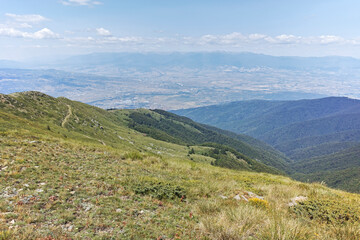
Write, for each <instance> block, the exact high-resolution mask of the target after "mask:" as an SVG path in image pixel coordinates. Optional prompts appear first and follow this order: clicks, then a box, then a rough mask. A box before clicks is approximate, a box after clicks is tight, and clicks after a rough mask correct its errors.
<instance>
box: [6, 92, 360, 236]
mask: <svg viewBox="0 0 360 240" xmlns="http://www.w3.org/2000/svg"><path fill="white" fill-rule="evenodd" d="M140 119H142V120H140ZM159 123H163V124H161V125H160V126H159ZM130 127H131V128H130ZM182 127H183V128H182ZM135 129H139V130H141V131H142V132H139V131H137V130H135ZM179 130H181V131H184V132H186V134H181V131H179ZM145 132H147V133H145ZM194 132H197V135H199V136H197V135H196V134H192V135H190V136H188V135H187V134H188V133H194ZM220 133H227V132H224V131H222V130H216V129H214V128H213V127H208V126H205V125H202V124H197V123H195V122H193V121H191V120H189V119H187V118H183V117H179V116H176V115H174V114H170V113H167V112H164V111H160V110H146V109H138V110H109V111H106V110H103V109H100V108H96V107H93V106H89V105H86V104H83V103H80V102H75V101H71V100H68V99H66V98H62V97H59V98H54V97H51V96H48V95H45V94H42V93H39V92H23V93H15V94H10V95H4V94H0V149H1V152H0V216H1V218H0V239H6V240H8V239H96V238H102V239H114V238H121V239H179V238H180V239H201V238H204V237H205V238H207V239H221V238H222V239H239V237H240V238H255V239H309V237H312V236H315V238H320V239H336V238H337V239H358V238H359V226H358V222H359V220H360V215H359V212H360V211H359V205H358V204H357V203H358V202H359V201H360V196H359V195H357V194H351V193H346V192H342V191H339V190H334V189H329V188H327V187H325V186H323V185H321V184H309V183H301V182H297V181H294V180H291V179H290V178H288V177H285V176H283V175H272V174H269V173H263V172H262V173H260V172H255V171H254V170H253V169H251V167H254V166H256V165H257V164H256V161H254V160H252V159H251V158H248V157H246V156H245V155H243V154H241V153H239V152H238V151H236V150H234V149H233V148H231V147H229V146H225V145H220V144H218V143H202V142H203V141H205V140H206V139H205V138H207V137H211V136H213V137H214V136H216V138H221V139H222V140H226V139H227V138H226V137H230V136H228V135H232V136H238V138H239V139H248V140H249V141H250V142H255V143H256V145H257V148H260V147H261V146H266V145H264V144H263V143H261V142H259V141H257V140H254V139H252V138H250V137H247V136H243V135H234V134H230V133H227V134H226V135H224V134H220ZM156 138H157V139H161V138H167V140H166V141H164V140H165V139H163V140H162V141H161V140H157V139H156ZM216 138H213V139H216ZM234 141H235V139H234ZM237 141H238V142H237V143H236V145H234V147H235V146H237V144H238V146H243V147H251V144H248V145H246V144H245V143H242V142H241V141H240V140H237ZM175 142H178V143H177V144H176V143H175ZM189 143H191V146H186V145H187V144H189ZM198 143H202V144H198ZM193 144H196V145H193ZM266 149H271V148H270V147H268V146H267V148H266ZM264 151H265V150H264ZM216 161H220V162H221V163H223V164H224V166H225V168H224V167H218V166H213V165H214V164H211V163H213V162H216ZM249 163H251V164H253V165H252V166H251V165H250V164H249ZM233 166H235V167H236V169H238V167H240V166H241V167H247V169H245V168H243V169H240V171H239V170H234V169H229V167H233ZM257 166H264V165H262V164H260V163H259V164H258V165H257ZM265 170H266V169H265ZM314 209H317V210H315V211H314ZM273 212H276V215H274V214H273ZM314 226H316V228H315V227H314Z"/></svg>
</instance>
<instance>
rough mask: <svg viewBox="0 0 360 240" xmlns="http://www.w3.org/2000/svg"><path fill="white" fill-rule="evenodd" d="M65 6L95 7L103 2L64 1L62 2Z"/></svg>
mask: <svg viewBox="0 0 360 240" xmlns="http://www.w3.org/2000/svg"><path fill="white" fill-rule="evenodd" d="M61 3H62V4H64V5H77V6H94V5H100V4H102V2H99V1H94V0H63V1H61Z"/></svg>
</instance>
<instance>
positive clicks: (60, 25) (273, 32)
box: [0, 0, 360, 60]
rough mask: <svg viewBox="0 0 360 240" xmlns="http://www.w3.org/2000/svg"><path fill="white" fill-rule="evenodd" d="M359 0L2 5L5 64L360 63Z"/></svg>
mask: <svg viewBox="0 0 360 240" xmlns="http://www.w3.org/2000/svg"><path fill="white" fill-rule="evenodd" d="M359 13H360V1H357V0H341V1H339V0H311V1H310V0H291V1H289V0H286V1H285V0H11V1H10V0H0V59H8V60H31V59H47V58H48V59H50V58H56V57H61V56H70V55H77V54H87V53H93V52H171V51H192V52H193V51H229V52H255V53H263V54H270V55H276V56H329V55H338V56H352V57H356V58H360V27H359V26H360V14H359Z"/></svg>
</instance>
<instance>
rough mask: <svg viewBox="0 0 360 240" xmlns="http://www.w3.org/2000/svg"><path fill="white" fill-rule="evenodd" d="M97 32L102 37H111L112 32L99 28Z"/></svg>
mask: <svg viewBox="0 0 360 240" xmlns="http://www.w3.org/2000/svg"><path fill="white" fill-rule="evenodd" d="M96 32H97V34H98V35H100V36H111V32H110V31H109V30H107V29H105V28H97V29H96Z"/></svg>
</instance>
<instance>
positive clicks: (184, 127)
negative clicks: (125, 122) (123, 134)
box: [115, 110, 289, 172]
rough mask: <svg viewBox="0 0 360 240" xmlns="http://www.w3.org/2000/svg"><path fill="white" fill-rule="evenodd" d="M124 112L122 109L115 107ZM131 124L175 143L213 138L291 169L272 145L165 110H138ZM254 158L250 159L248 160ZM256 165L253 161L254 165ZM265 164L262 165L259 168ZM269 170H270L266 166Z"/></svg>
mask: <svg viewBox="0 0 360 240" xmlns="http://www.w3.org/2000/svg"><path fill="white" fill-rule="evenodd" d="M115 113H116V114H122V111H116V112H115ZM129 118H130V119H131V120H130V123H129V127H130V128H133V129H135V130H137V131H140V132H143V133H146V134H148V135H149V136H151V137H153V138H156V139H159V140H163V141H167V142H173V143H176V144H182V145H196V144H204V143H207V142H214V143H218V144H222V145H226V146H228V147H231V148H234V149H235V150H236V151H238V152H240V153H242V154H243V155H245V156H248V157H250V158H253V159H255V160H257V161H258V162H262V163H264V164H266V165H268V166H272V167H274V168H277V169H279V170H281V171H284V172H289V167H288V161H289V160H288V159H286V157H284V156H283V155H282V154H281V153H280V152H278V151H276V150H274V149H273V148H271V147H270V146H268V145H266V144H265V143H262V142H261V141H258V140H256V139H254V138H251V137H249V136H246V135H240V134H231V133H229V132H226V131H223V130H221V129H217V128H214V127H210V126H207V125H203V124H199V123H196V122H194V121H192V120H190V119H188V118H185V117H180V116H177V115H175V114H172V113H169V112H166V111H163V110H152V111H148V110H138V111H132V112H131V114H130V115H129ZM249 161H251V160H249ZM254 164H255V165H257V164H256V163H254V162H251V165H254ZM264 167H265V166H261V167H260V166H259V167H258V169H260V168H264ZM267 171H270V170H267Z"/></svg>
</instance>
